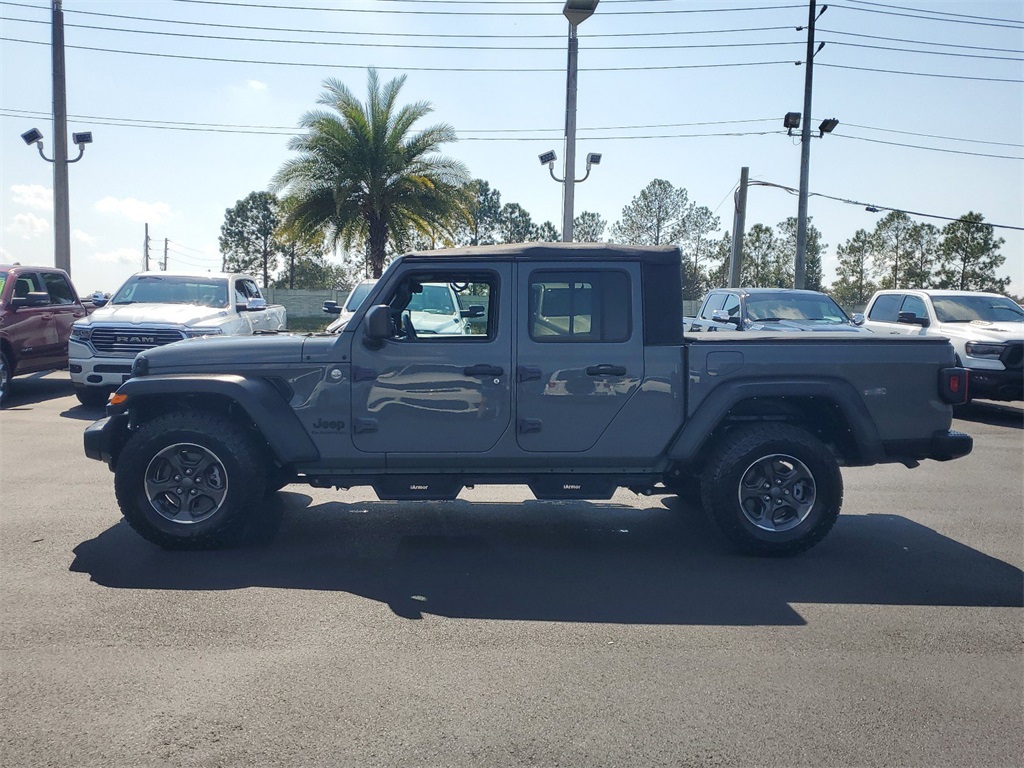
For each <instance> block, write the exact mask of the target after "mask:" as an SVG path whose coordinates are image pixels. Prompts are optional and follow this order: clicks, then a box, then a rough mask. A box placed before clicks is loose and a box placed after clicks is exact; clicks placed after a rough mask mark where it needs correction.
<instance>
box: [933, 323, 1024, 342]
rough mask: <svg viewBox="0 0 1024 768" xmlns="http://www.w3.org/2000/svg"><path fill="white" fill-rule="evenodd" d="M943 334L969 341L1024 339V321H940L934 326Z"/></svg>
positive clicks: (934, 328)
mask: <svg viewBox="0 0 1024 768" xmlns="http://www.w3.org/2000/svg"><path fill="white" fill-rule="evenodd" d="M932 329H933V330H936V331H938V332H939V333H941V334H942V335H943V336H953V337H956V338H958V339H967V340H968V341H995V342H1000V341H1020V340H1024V322H1020V323H1006V322H1002V321H1000V322H998V323H993V322H989V321H987V320H973V321H972V322H970V323H939V324H937V325H935V326H933V327H932Z"/></svg>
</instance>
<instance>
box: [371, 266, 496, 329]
mask: <svg viewBox="0 0 1024 768" xmlns="http://www.w3.org/2000/svg"><path fill="white" fill-rule="evenodd" d="M383 303H385V304H387V305H388V307H389V308H390V309H391V324H392V329H393V338H394V339H397V340H403V341H423V342H428V343H429V342H437V341H463V340H465V341H486V340H488V339H493V338H494V336H495V334H496V332H497V310H498V277H497V275H495V274H493V273H483V274H481V273H460V272H454V271H453V272H429V273H422V274H420V273H413V274H410V275H408V276H406V277H404V278H403V279H402V281H401V282H400V283H399V284H398V286H397V288H395V290H394V291H393V292H392V293H391V294H390V295H389V296H387V297H385V298H384V300H383Z"/></svg>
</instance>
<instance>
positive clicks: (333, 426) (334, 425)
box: [313, 419, 345, 432]
mask: <svg viewBox="0 0 1024 768" xmlns="http://www.w3.org/2000/svg"><path fill="white" fill-rule="evenodd" d="M313 429H322V430H329V431H334V432H341V431H342V430H343V429H345V422H344V421H331V420H329V419H317V420H316V423H315V424H314V425H313Z"/></svg>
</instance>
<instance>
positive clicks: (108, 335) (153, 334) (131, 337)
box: [92, 326, 185, 355]
mask: <svg viewBox="0 0 1024 768" xmlns="http://www.w3.org/2000/svg"><path fill="white" fill-rule="evenodd" d="M183 338H185V335H184V334H183V333H182V332H181V331H178V330H175V329H173V328H139V327H137V326H136V327H132V326H126V327H118V326H107V327H104V328H94V329H93V331H92V345H93V346H94V347H96V351H98V352H115V353H118V354H123V355H136V354H138V353H139V352H141V351H142V350H144V349H152V348H153V347H162V346H164V345H165V344H173V343H174V342H176V341H181V340H182V339H183Z"/></svg>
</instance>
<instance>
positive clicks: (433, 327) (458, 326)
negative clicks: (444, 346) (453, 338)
mask: <svg viewBox="0 0 1024 768" xmlns="http://www.w3.org/2000/svg"><path fill="white" fill-rule="evenodd" d="M409 314H410V316H411V319H412V326H413V328H415V329H416V331H417V333H462V330H463V323H462V318H461V317H459V316H457V315H437V314H434V313H432V312H417V311H415V310H414V311H412V312H410V313H409Z"/></svg>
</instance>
